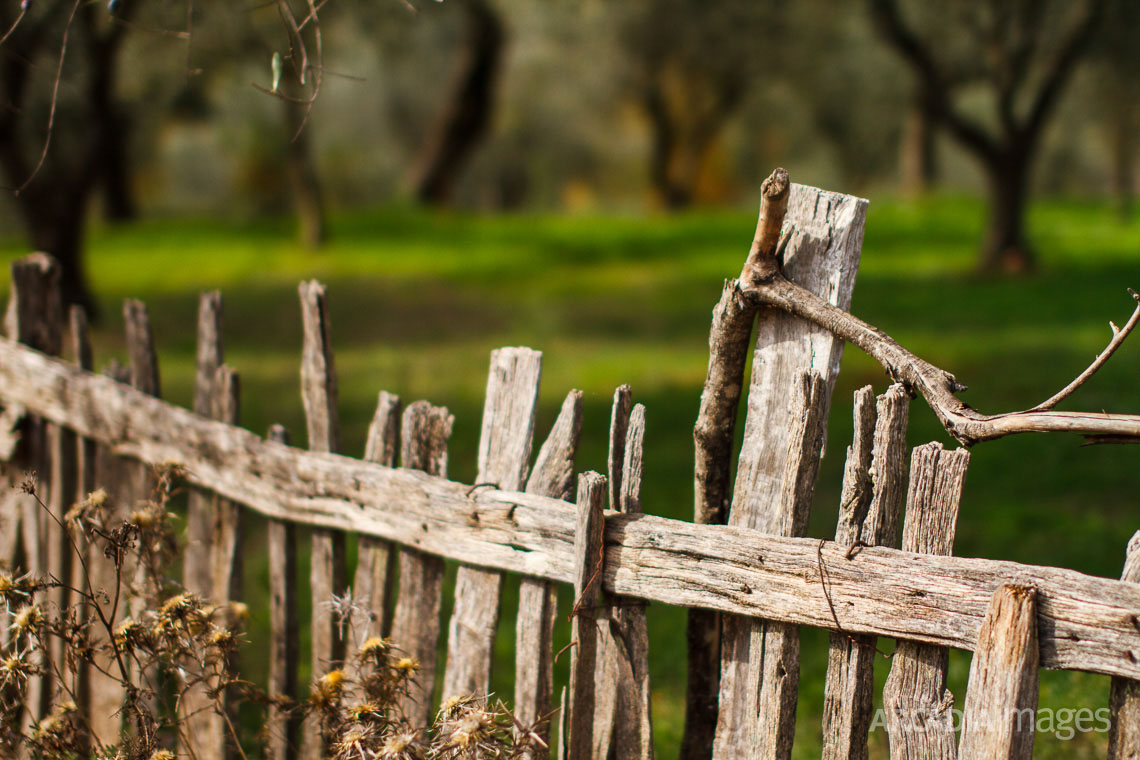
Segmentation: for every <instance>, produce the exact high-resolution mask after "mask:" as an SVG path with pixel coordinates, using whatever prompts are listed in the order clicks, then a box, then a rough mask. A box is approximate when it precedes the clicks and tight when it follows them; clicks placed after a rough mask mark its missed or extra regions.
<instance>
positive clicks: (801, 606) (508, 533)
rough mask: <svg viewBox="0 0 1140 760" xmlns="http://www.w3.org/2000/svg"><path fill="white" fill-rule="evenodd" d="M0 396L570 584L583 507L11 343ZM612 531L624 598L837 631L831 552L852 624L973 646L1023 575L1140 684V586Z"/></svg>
mask: <svg viewBox="0 0 1140 760" xmlns="http://www.w3.org/2000/svg"><path fill="white" fill-rule="evenodd" d="M0 395H2V396H3V397H4V398H5V400H7V401H15V402H17V403H21V404H23V405H24V406H26V407H27V408H28V411H29V413H30V414H34V415H38V416H41V417H44V418H46V419H48V420H49V421H51V422H55V423H57V424H60V425H64V426H67V427H70V428H72V429H73V430H75V431H76V433H78V434H79V435H81V436H84V437H87V438H91V439H94V440H96V441H98V442H100V443H102V444H104V445H105V446H107V447H108V448H110V449H111V450H113V451H114V452H115V453H116V454H119V455H124V456H130V457H133V458H135V459H139V460H141V461H144V462H147V463H148V464H152V465H159V464H168V465H176V466H179V467H181V468H182V470H183V471H184V472H185V474H186V478H187V480H188V481H189V482H190V483H192V484H194V485H199V486H202V487H205V488H209V489H211V490H213V491H215V492H217V493H218V494H220V495H222V496H225V497H226V498H229V499H233V500H234V501H239V502H241V503H242V504H245V505H247V506H249V507H250V508H251V509H255V510H257V511H258V512H260V513H261V514H263V515H265V516H267V517H272V518H277V519H285V520H291V521H293V522H297V523H302V524H306V525H310V526H320V527H323V528H327V529H334V530H354V531H357V532H358V533H361V534H364V535H370V536H376V537H378V538H383V539H387V540H389V541H396V542H399V543H401V544H404V545H405V546H410V547H413V548H417V549H420V550H421V551H428V552H431V553H433V554H435V555H437V556H440V557H444V558H449V559H455V560H459V561H464V562H470V561H472V560H473V559H476V558H477V560H478V561H479V563H480V564H481V565H482V566H484V567H488V568H494V569H497V570H505V571H509V572H517V573H522V574H524V575H530V576H534V577H541V578H546V579H548V580H552V581H557V582H562V583H569V582H571V581H572V580H573V536H574V519H575V517H574V516H575V511H574V507H573V506H572V505H569V504H566V503H565V502H561V501H556V500H553V499H549V498H544V497H540V496H535V495H531V494H524V493H515V492H507V491H493V490H487V489H482V490H479V491H476V492H475V493H470V486H468V485H464V484H461V483H455V482H451V481H448V480H445V479H443V478H440V477H432V476H429V475H426V474H424V473H420V472H414V471H410V470H406V469H391V468H387V467H383V466H381V465H378V464H373V463H369V462H361V461H359V460H354V459H351V458H348V457H344V456H339V455H336V454H328V453H319V452H306V451H302V450H300V449H296V448H291V447H288V446H283V445H281V444H278V443H273V442H270V441H265V440H262V439H261V438H260V437H259V436H257V435H255V434H253V433H251V432H249V431H247V430H243V429H241V428H237V427H233V426H230V425H226V424H224V423H221V422H216V421H211V420H206V419H203V418H201V417H199V416H197V415H195V414H193V413H192V412H190V411H187V410H185V409H181V408H179V407H177V406H174V405H172V404H169V403H166V402H163V401H161V400H160V399H157V398H154V397H152V396H148V395H146V394H143V393H140V392H138V391H136V390H134V389H132V388H129V387H127V386H124V385H121V384H119V383H116V382H114V381H113V380H111V379H109V378H106V377H102V376H99V375H93V374H91V373H89V372H84V371H82V370H79V369H77V368H75V367H74V366H72V365H69V364H66V363H64V362H62V361H60V360H58V359H53V358H51V357H48V356H45V355H43V354H41V353H39V352H37V351H33V350H31V349H29V348H27V347H24V346H20V345H17V344H14V343H11V342H9V341H0ZM393 505H398V508H393ZM661 511H665V510H664V508H662V509H661ZM476 520H477V521H478V524H479V525H478V528H474V527H473V525H472V523H473V522H475V521H476ZM606 523H607V525H606V544H607V546H606V549H607V551H606V569H605V573H604V577H603V580H604V581H605V589H606V590H607V591H609V592H612V593H615V594H620V595H624V596H634V597H638V598H641V599H647V600H650V601H658V602H661V603H664V604H671V605H680V606H687V607H704V608H707V609H713V610H719V611H722V612H729V613H733V614H739V615H749V616H753V617H759V618H763V619H769V620H782V621H785V622H789V623H795V624H797V625H808V626H812V627H816V628H824V629H829V630H836V626H835V623H834V621H833V619H832V616H831V611H830V608H829V605H828V604H827V599H826V598H825V595H824V594H823V590H822V586H821V584H820V574H819V556H822V558H823V561H824V564H825V566H826V568H827V574H828V579H829V583H828V589H829V590H830V592H831V594H830V596H831V600H832V602H833V604H834V606H835V608H836V610H838V611H839V622H840V624H841V625H842V627H843V629H844V630H846V631H849V632H851V633H857V634H874V635H877V636H891V637H894V638H901V639H912V640H916V641H926V642H929V643H932V644H939V645H941V646H948V647H954V648H958V649H970V650H972V649H973V648H974V645H975V643H976V641H977V630H978V625H979V624H980V622H981V619H982V616H983V615H984V613H985V609H986V606H987V605H988V603H989V599H990V596H991V595H992V594H993V591H994V589H996V588H997V587H998V586H1000V585H1001V584H1002V583H1006V582H1008V581H1009V579H1011V578H1013V579H1024V580H1025V581H1026V582H1028V583H1031V584H1032V585H1033V586H1034V587H1036V588H1037V589H1038V592H1039V596H1038V602H1039V605H1038V615H1039V623H1040V625H1039V632H1040V646H1041V664H1042V666H1043V667H1046V668H1061V669H1073V670H1086V671H1090V672H1094V673H1105V674H1108V675H1118V676H1124V677H1126V678H1132V679H1140V662H1136V661H1135V660H1134V659H1133V658H1132V657H1131V656H1130V653H1131V652H1132V651H1134V650H1135V649H1137V648H1140V632H1138V631H1137V629H1136V626H1135V625H1134V623H1133V617H1134V616H1140V585H1137V584H1132V583H1122V582H1121V581H1119V580H1109V579H1106V578H1097V577H1093V576H1089V575H1084V574H1082V573H1078V572H1075V571H1072V570H1065V569H1061V568H1048V567H1036V566H1032V565H1023V564H1019V563H1016V562H1004V561H998V560H985V559H968V558H961V557H932V556H924V555H919V554H910V553H907V552H902V551H899V550H897V549H887V548H878V547H867V548H863V549H861V550H860V551H859V552H858V553H857V554H856V555H855V556H854V557H853V558H852V559H850V560H848V559H847V558H846V553H847V547H845V546H837V545H835V544H834V543H831V542H825V543H824V544H823V546H820V542H819V540H818V539H812V538H785V537H779V536H766V535H763V534H760V533H757V532H756V531H754V530H749V529H747V528H739V527H733V526H723V525H693V524H691V523H685V522H680V521H677V520H667V519H664V518H660V517H654V516H651V515H617V514H611V515H607V518H606ZM817 551H818V552H819V555H817ZM759 590H763V593H759Z"/></svg>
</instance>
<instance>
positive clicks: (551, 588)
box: [514, 391, 582, 760]
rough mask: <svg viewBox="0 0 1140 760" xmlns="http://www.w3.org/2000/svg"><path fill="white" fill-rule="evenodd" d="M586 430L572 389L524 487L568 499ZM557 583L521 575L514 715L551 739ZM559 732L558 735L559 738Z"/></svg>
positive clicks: (537, 759)
mask: <svg viewBox="0 0 1140 760" xmlns="http://www.w3.org/2000/svg"><path fill="white" fill-rule="evenodd" d="M581 432H582V392H581V391H570V393H569V394H568V395H567V396H566V400H565V401H563V403H562V409H561V411H560V412H559V414H558V419H556V420H555V421H554V426H553V427H552V428H551V430H550V435H549V436H547V439H546V442H545V443H544V444H543V445H542V448H541V449H540V450H539V452H538V457H537V458H536V459H535V463H534V470H533V471H532V472H531V474H530V478H529V479H528V480H527V484H526V492H527V493H533V494H538V495H540V496H549V497H551V498H554V499H562V500H564V501H565V500H569V499H570V498H571V497H572V496H573V489H574V459H575V456H576V454H577V451H578V440H579V438H580V436H581ZM557 602H558V589H557V588H556V586H555V585H554V584H553V583H551V582H550V581H547V580H544V579H541V578H527V577H525V576H524V577H523V578H522V579H521V581H520V583H519V611H518V617H517V618H516V622H515V699H514V713H515V718H517V719H518V721H519V723H520V724H522V725H523V726H526V727H530V726H534V727H535V733H536V734H538V736H539V737H540V738H541V739H542V740H543V741H545V742H547V744H549V743H550V730H549V725H548V723H547V722H542V723H541V724H540V723H539V721H541V720H542V719H544V718H545V717H546V716H547V715H548V714H549V713H550V711H551V692H552V691H553V689H554V652H553V647H554V643H553V642H554V619H555V616H556V615H557ZM557 738H558V737H557V736H556V737H555V739H557ZM548 755H549V753H548V752H547V751H545V750H543V749H542V748H541V747H536V748H535V749H533V750H532V751H530V752H529V753H528V758H531V759H533V760H544V758H546V757H547V756H548Z"/></svg>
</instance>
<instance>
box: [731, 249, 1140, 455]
mask: <svg viewBox="0 0 1140 760" xmlns="http://www.w3.org/2000/svg"><path fill="white" fill-rule="evenodd" d="M764 266H768V265H764ZM753 271H754V272H757V273H760V276H754V277H752V278H751V279H750V281H748V282H747V283H745V284H743V285H742V291H741V292H742V295H743V296H744V297H747V298H751V299H753V300H754V301H755V302H756V303H758V304H762V305H765V306H772V307H775V308H778V309H781V310H783V311H786V312H787V313H789V314H793V315H795V316H797V317H801V318H803V319H806V320H808V321H810V322H812V323H814V324H817V325H819V326H820V327H822V328H823V329H825V330H827V331H829V332H831V333H832V334H834V335H836V336H838V337H840V338H842V339H843V340H846V341H849V342H851V343H854V344H855V345H856V346H858V347H859V348H861V349H862V350H863V351H865V352H866V353H867V354H869V355H870V356H871V358H873V359H875V360H876V361H877V362H879V364H881V365H882V366H883V367H884V368H885V369H886V370H887V374H888V375H890V376H891V378H892V379H893V380H895V381H896V382H899V383H902V384H903V385H905V386H906V388H907V390H908V391H909V392H910V393H912V394H919V395H921V396H922V397H923V398H924V399H925V400H926V403H927V404H929V405H930V408H931V410H932V411H933V412H934V413H935V415H936V416H937V417H938V420H939V422H941V423H942V426H943V427H944V428H946V431H947V432H948V433H949V434H950V435H952V436H953V437H954V438H955V439H957V440H958V441H959V442H960V443H962V444H963V445H964V446H972V445H973V444H975V443H978V442H980V441H988V440H993V439H995V438H1003V437H1005V436H1007V435H1013V434H1016V433H1051V432H1066V433H1080V434H1082V435H1086V436H1094V437H1097V439H1098V440H1103V441H1106V442H1107V441H1111V442H1123V441H1131V442H1136V441H1140V415H1131V414H1107V413H1104V412H1099V413H1098V412H1055V411H1048V410H1044V411H1043V410H1039V409H1030V410H1028V411H1023V412H1006V413H1003V414H994V415H986V414H982V413H980V412H978V411H976V410H975V409H973V408H972V407H970V406H969V405H968V404H966V403H965V402H963V401H962V400H960V399H959V398H957V396H955V394H956V393H959V392H961V391H964V390H966V386H965V385H963V384H962V383H960V382H958V380H957V378H955V377H954V376H953V375H952V374H950V373H949V372H947V371H945V370H943V369H940V368H939V367H936V366H934V365H933V364H931V363H930V362H927V361H925V360H923V359H921V358H919V357H918V356H915V355H914V354H913V353H911V352H910V351H908V350H907V349H906V348H903V347H902V346H901V345H899V343H898V342H897V341H895V340H894V339H893V338H892V337H891V336H889V335H887V334H886V333H884V332H883V331H882V330H880V329H878V328H877V327H874V326H872V325H869V324H867V323H866V322H864V321H863V320H861V319H859V318H858V317H856V316H854V315H852V314H849V313H848V312H846V311H843V310H842V309H840V308H838V307H836V306H833V305H832V304H830V303H828V302H827V301H826V300H824V299H822V298H820V297H819V296H817V295H816V294H814V293H812V292H811V291H809V290H807V289H806V288H803V287H801V286H799V285H797V284H796V283H794V282H792V281H791V280H789V279H788V278H787V277H785V276H784V274H783V272H782V271H780V270H779V268H778V267H777V268H775V269H770V271H771V273H770V274H767V275H764V274H762V272H763V271H765V270H764V269H763V268H761V269H757V270H753ZM1130 321H1131V320H1130ZM1121 332H1123V330H1122V331H1121ZM1086 379H1087V378H1086ZM1082 382H1083V381H1082Z"/></svg>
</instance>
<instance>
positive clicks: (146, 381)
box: [117, 298, 162, 734]
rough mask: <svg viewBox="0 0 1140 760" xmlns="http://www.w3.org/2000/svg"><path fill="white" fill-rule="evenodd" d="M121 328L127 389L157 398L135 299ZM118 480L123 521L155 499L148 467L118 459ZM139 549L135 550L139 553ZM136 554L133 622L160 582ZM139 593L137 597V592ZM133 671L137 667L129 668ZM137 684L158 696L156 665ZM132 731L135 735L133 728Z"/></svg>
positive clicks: (151, 352) (127, 572) (150, 701)
mask: <svg viewBox="0 0 1140 760" xmlns="http://www.w3.org/2000/svg"><path fill="white" fill-rule="evenodd" d="M123 326H124V328H125V330H124V331H125V333H126V343H127V358H128V366H127V369H128V373H129V378H130V386H131V387H132V388H134V389H135V390H137V391H140V392H142V393H144V394H146V395H148V396H154V397H155V398H161V396H162V390H161V385H160V382H159V373H158V349H157V348H156V346H155V342H154V331H153V330H152V329H151V324H150V312H149V311H148V309H147V307H146V304H144V303H143V302H142V301H139V300H137V299H133V298H128V299H127V300H125V301H124V302H123ZM118 466H119V468H120V472H121V473H122V479H121V480H120V483H119V493H120V496H119V502H118V505H117V508H118V509H119V510H120V513H121V514H122V515H123V516H124V517H125V516H128V515H130V514H131V513H132V512H133V511H134V510H135V509H136V508H137V507H138V505H139V503H140V502H143V501H147V500H150V499H151V498H155V497H156V496H157V493H156V490H157V485H158V480H157V478H156V477H155V475H154V471H153V469H152V468H151V466H150V465H148V464H146V463H145V462H140V461H136V460H133V459H121V460H120V462H119V465H118ZM141 549H142V547H141V546H140V547H139V550H140V551H141ZM138 560H139V555H138V554H131V553H128V554H127V561H126V562H125V563H124V568H123V580H124V582H125V583H128V584H129V583H131V578H133V579H134V593H132V594H131V595H130V596H129V598H128V601H127V609H128V610H129V611H130V614H131V617H133V618H134V619H135V620H140V619H142V616H143V613H144V611H145V610H146V608H147V606H148V599H147V597H148V596H149V597H155V598H156V597H158V595H159V593H160V584H161V582H162V579H160V578H156V577H151V576H150V574H149V572H148V570H147V568H146V567H145V565H144V564H143V563H142V562H139V561H138ZM140 591H141V592H142V593H139V592H140ZM132 667H133V668H137V667H138V664H137V663H136V664H135V665H133V666H132ZM136 676H137V679H138V681H139V682H140V683H142V684H146V686H147V687H148V688H149V689H150V690H151V693H153V694H158V693H159V688H160V687H159V679H160V678H161V673H160V672H159V668H158V666H157V664H152V665H149V666H147V667H145V668H143V669H142V670H141V671H140V672H138V673H137V674H136ZM145 699H146V702H147V705H148V707H149V709H150V710H151V711H152V712H154V713H156V714H157V711H158V698H157V696H155V697H150V696H148V697H146V698H145ZM132 731H134V732H135V733H136V734H137V733H138V728H137V726H132Z"/></svg>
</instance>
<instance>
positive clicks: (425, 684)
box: [392, 401, 455, 725]
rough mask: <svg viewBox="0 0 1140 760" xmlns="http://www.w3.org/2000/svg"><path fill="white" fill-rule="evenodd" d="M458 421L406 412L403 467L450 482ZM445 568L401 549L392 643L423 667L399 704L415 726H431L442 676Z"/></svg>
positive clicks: (432, 412)
mask: <svg viewBox="0 0 1140 760" xmlns="http://www.w3.org/2000/svg"><path fill="white" fill-rule="evenodd" d="M454 423H455V418H454V417H453V416H452V415H451V413H450V412H448V411H447V409H446V408H445V407H442V406H432V405H431V404H429V403H428V402H426V401H416V402H415V403H413V404H410V405H409V406H408V408H407V409H405V410H404V417H403V422H402V425H401V430H400V449H401V450H400V460H401V462H400V463H401V466H403V467H406V468H408V469H412V470H422V471H424V472H427V473H429V474H431V475H439V476H441V477H447V444H448V441H449V440H450V439H451V429H452V426H453V425H454ZM443 575H444V563H443V560H442V559H440V558H439V557H435V556H433V555H431V554H425V553H424V552H420V551H417V550H415V549H409V548H404V547H401V549H400V585H399V591H398V593H397V595H396V614H395V616H394V618H393V620H392V641H393V642H394V643H395V645H396V646H398V647H401V648H402V649H403V650H404V651H405V652H406V653H407V654H408V656H410V657H413V658H415V659H416V661H417V662H419V664H420V669H419V672H418V673H417V677H416V680H415V681H414V682H413V683H412V684H411V688H410V690H409V692H408V694H407V695H406V696H405V697H404V698H402V699H401V700H400V702H399V707H400V711H401V713H402V714H403V715H404V717H405V718H407V719H408V720H409V721H410V722H411V723H412V724H413V725H427V724H428V723H429V722H430V721H431V716H432V692H433V690H434V689H435V676H436V673H437V671H438V668H437V664H436V660H437V655H436V652H437V650H438V649H439V636H440V612H441V610H442V608H443Z"/></svg>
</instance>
